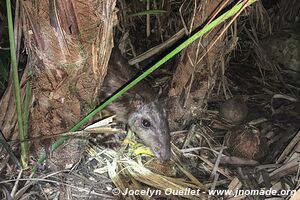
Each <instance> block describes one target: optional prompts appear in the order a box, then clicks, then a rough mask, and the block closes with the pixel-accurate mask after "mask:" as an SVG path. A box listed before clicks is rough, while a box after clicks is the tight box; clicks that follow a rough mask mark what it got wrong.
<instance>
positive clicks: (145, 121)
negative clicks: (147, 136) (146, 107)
mask: <svg viewBox="0 0 300 200" xmlns="http://www.w3.org/2000/svg"><path fill="white" fill-rule="evenodd" d="M142 125H143V127H145V128H149V127H150V126H151V123H150V122H149V121H148V120H147V119H142Z"/></svg>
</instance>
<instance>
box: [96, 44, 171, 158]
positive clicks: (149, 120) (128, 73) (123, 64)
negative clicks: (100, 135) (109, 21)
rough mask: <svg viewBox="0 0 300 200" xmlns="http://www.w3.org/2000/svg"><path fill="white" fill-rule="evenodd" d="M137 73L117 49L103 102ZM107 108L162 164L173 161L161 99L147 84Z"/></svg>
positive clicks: (136, 87)
mask: <svg viewBox="0 0 300 200" xmlns="http://www.w3.org/2000/svg"><path fill="white" fill-rule="evenodd" d="M137 74H138V72H137V71H136V70H135V68H134V67H133V66H129V65H128V63H127V61H126V59H125V58H124V57H123V56H122V55H121V52H120V51H119V50H118V49H116V48H114V49H113V50H112V54H111V57H110V60H109V63H108V69H107V75H106V77H105V79H104V82H103V85H102V90H101V95H100V96H101V97H102V98H103V99H104V98H105V97H108V96H110V95H112V94H113V93H114V92H115V91H116V90H118V89H119V88H121V87H122V86H124V85H125V84H126V83H127V82H128V81H129V80H131V79H132V78H134V76H136V75H137ZM103 99H102V100H103ZM108 109H109V110H111V111H113V112H114V113H115V114H116V115H117V120H118V121H122V122H124V123H127V124H128V125H129V127H130V129H131V130H132V131H134V132H135V133H136V134H137V135H138V137H139V138H140V139H141V140H142V141H143V143H144V144H145V145H146V146H148V147H150V149H151V150H152V151H153V153H154V154H155V155H156V157H157V158H159V159H160V160H163V161H165V160H168V159H169V158H170V156H171V149H170V140H171V139H170V132H169V125H168V121H167V113H166V110H165V109H164V107H163V106H162V104H161V102H160V101H159V100H158V95H157V93H155V91H154V90H153V88H152V87H151V86H150V85H149V84H148V83H147V82H146V81H144V80H142V81H141V82H139V83H138V84H137V85H136V86H134V87H133V88H131V89H130V90H129V91H127V92H126V93H125V94H123V95H122V96H121V97H119V98H118V99H117V100H116V101H115V102H113V103H112V104H110V106H108Z"/></svg>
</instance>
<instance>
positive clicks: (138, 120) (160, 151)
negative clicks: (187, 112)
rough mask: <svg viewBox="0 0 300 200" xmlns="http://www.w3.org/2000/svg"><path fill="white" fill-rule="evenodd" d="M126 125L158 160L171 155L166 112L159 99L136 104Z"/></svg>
mask: <svg viewBox="0 0 300 200" xmlns="http://www.w3.org/2000/svg"><path fill="white" fill-rule="evenodd" d="M128 125H129V127H130V129H131V130H132V131H134V132H135V133H136V134H137V135H138V136H139V138H140V139H141V140H142V141H143V142H144V144H145V145H146V146H148V147H150V149H151V150H152V151H153V153H154V154H155V156H156V157H157V158H159V159H160V160H163V161H166V160H168V159H170V157H171V147H170V146H171V144H170V142H171V138H170V131H169V125H168V120H167V113H166V111H165V109H164V108H163V107H162V105H161V104H160V103H159V101H154V102H151V103H147V104H141V105H139V106H137V108H136V109H135V110H133V111H132V112H131V113H129V116H128Z"/></svg>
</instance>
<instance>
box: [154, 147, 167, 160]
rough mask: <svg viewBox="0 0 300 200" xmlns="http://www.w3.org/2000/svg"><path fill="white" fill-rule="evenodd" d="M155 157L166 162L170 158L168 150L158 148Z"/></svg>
mask: <svg viewBox="0 0 300 200" xmlns="http://www.w3.org/2000/svg"><path fill="white" fill-rule="evenodd" d="M155 154H156V157H157V158H159V159H160V160H162V161H168V160H169V159H170V158H171V150H170V148H160V149H158V150H157V151H155Z"/></svg>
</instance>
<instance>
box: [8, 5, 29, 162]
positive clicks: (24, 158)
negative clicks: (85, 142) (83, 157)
mask: <svg viewBox="0 0 300 200" xmlns="http://www.w3.org/2000/svg"><path fill="white" fill-rule="evenodd" d="M6 10H7V19H8V32H9V46H10V55H11V64H12V75H13V88H14V94H15V100H16V111H17V119H18V132H19V139H20V140H21V141H24V139H25V137H24V131H23V122H22V121H23V120H22V109H21V95H20V83H19V77H18V66H17V58H16V48H15V42H14V30H13V20H12V13H11V4H10V0H6ZM25 143H26V142H22V143H21V165H22V167H23V168H26V167H27V165H28V151H27V149H26V145H25Z"/></svg>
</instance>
